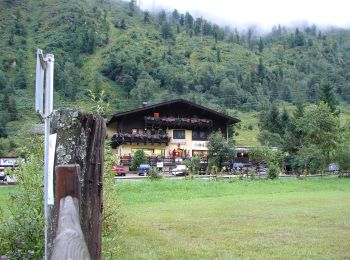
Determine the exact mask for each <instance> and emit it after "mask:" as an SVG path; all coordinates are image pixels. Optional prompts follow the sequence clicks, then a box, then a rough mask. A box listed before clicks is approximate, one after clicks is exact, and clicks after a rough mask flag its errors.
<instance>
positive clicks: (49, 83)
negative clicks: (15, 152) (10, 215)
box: [44, 54, 54, 259]
mask: <svg viewBox="0 0 350 260" xmlns="http://www.w3.org/2000/svg"><path fill="white" fill-rule="evenodd" d="M45 61H46V66H47V67H46V72H45V75H46V80H45V156H44V160H45V177H44V203H45V209H44V212H45V256H44V257H45V259H48V204H49V198H48V195H49V191H48V186H49V184H48V179H49V178H48V176H49V174H50V173H49V137H50V117H51V113H52V109H53V104H52V103H53V102H52V100H53V69H54V55H53V54H47V55H46V57H45ZM51 174H52V173H51ZM50 205H52V203H50Z"/></svg>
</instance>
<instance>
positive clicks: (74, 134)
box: [51, 109, 106, 260]
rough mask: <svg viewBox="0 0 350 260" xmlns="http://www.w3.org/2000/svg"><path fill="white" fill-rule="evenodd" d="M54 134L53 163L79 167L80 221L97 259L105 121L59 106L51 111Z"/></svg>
mask: <svg viewBox="0 0 350 260" xmlns="http://www.w3.org/2000/svg"><path fill="white" fill-rule="evenodd" d="M51 126H52V129H51V132H52V133H57V145H56V160H55V164H56V165H60V164H62V165H65V164H75V163H77V164H79V165H80V168H81V174H80V179H81V182H80V183H81V189H80V190H81V199H80V223H81V228H82V231H83V233H84V237H85V239H86V244H87V247H88V249H89V252H90V256H91V258H92V259H97V260H98V259H101V240H102V235H101V234H102V232H101V229H102V208H103V206H102V186H103V184H102V180H103V178H102V174H103V160H104V141H105V137H106V123H105V120H104V118H102V117H101V116H94V115H91V114H87V113H83V112H81V111H77V110H70V109H60V110H55V111H54V112H53V114H52V121H51Z"/></svg>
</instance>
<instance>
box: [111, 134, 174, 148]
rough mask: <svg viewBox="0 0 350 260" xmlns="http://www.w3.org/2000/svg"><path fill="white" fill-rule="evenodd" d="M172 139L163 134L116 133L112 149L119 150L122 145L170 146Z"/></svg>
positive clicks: (113, 137)
mask: <svg viewBox="0 0 350 260" xmlns="http://www.w3.org/2000/svg"><path fill="white" fill-rule="evenodd" d="M169 141H170V137H169V136H168V135H161V134H153V135H147V134H130V133H115V134H114V135H113V136H112V144H111V146H112V148H114V149H115V148H117V147H118V146H120V145H122V144H127V143H129V144H132V143H136V144H140V143H143V144H165V145H168V144H169Z"/></svg>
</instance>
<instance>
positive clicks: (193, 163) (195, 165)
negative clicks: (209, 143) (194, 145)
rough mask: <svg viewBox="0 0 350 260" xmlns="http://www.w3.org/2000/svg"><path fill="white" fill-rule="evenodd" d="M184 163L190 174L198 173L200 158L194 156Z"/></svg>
mask: <svg viewBox="0 0 350 260" xmlns="http://www.w3.org/2000/svg"><path fill="white" fill-rule="evenodd" d="M185 165H186V167H187V168H188V169H189V170H190V174H198V173H199V170H200V168H201V158H199V157H198V156H194V157H192V158H191V159H190V160H186V161H185Z"/></svg>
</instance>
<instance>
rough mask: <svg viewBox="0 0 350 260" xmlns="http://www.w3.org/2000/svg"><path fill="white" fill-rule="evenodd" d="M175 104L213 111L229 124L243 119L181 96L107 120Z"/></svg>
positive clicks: (118, 114) (110, 121) (114, 119)
mask: <svg viewBox="0 0 350 260" xmlns="http://www.w3.org/2000/svg"><path fill="white" fill-rule="evenodd" d="M175 104H186V105H189V106H193V107H196V108H199V109H202V110H205V111H206V112H208V113H211V114H213V115H216V116H218V117H221V118H223V119H225V120H227V121H228V123H229V124H234V123H238V122H240V121H241V120H240V119H238V118H236V117H232V116H228V115H225V114H223V113H220V112H217V111H215V110H213V109H210V108H207V107H204V106H202V105H198V104H196V103H193V102H191V101H189V100H185V99H182V98H179V99H173V100H170V101H165V102H161V103H158V104H153V105H149V106H145V107H141V108H136V109H132V110H129V111H125V112H120V113H117V114H115V115H113V116H112V118H111V119H110V120H109V121H108V122H107V125H108V124H110V123H113V122H114V121H116V120H117V119H118V118H120V117H123V116H126V115H130V114H134V113H139V112H145V111H147V110H151V109H154V108H159V107H162V106H166V105H175Z"/></svg>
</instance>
